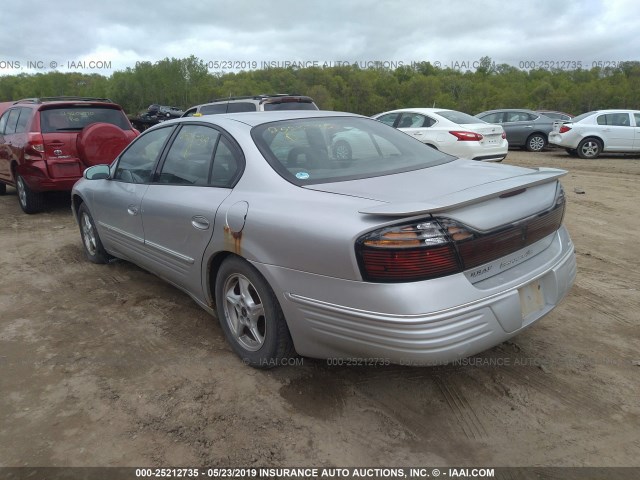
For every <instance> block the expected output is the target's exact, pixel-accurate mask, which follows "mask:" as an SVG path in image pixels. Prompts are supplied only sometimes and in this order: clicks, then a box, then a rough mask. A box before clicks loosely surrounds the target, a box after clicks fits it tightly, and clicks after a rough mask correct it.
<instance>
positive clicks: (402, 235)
mask: <svg viewBox="0 0 640 480" xmlns="http://www.w3.org/2000/svg"><path fill="white" fill-rule="evenodd" d="M356 251H357V253H358V260H359V262H360V267H361V271H362V273H363V276H364V278H365V280H369V281H373V282H411V281H417V280H427V279H429V278H437V277H442V276H445V275H451V274H452V273H456V272H460V271H462V269H461V267H460V264H459V262H458V257H457V255H456V252H455V248H454V246H453V243H452V241H451V239H450V238H449V235H448V234H447V233H446V232H445V231H444V230H443V228H442V227H441V226H440V224H439V223H438V222H437V221H422V222H419V223H414V224H409V225H398V226H394V227H388V228H383V229H380V230H376V231H374V232H371V233H369V234H367V235H364V236H362V237H360V239H359V240H358V242H357V247H356Z"/></svg>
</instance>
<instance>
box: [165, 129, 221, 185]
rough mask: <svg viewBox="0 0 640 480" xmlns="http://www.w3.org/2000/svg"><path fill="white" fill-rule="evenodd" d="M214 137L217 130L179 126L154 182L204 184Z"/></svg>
mask: <svg viewBox="0 0 640 480" xmlns="http://www.w3.org/2000/svg"><path fill="white" fill-rule="evenodd" d="M218 137H220V133H218V131H217V130H215V129H213V128H210V127H205V126H202V125H186V126H184V127H182V129H181V130H180V132H179V133H178V136H177V137H176V139H175V140H174V141H173V144H172V145H171V148H170V149H169V153H167V157H166V159H165V161H164V164H163V166H162V171H161V172H160V178H159V180H158V182H159V183H169V184H172V185H202V186H205V185H207V184H208V183H209V182H208V181H209V170H210V169H211V160H212V158H213V151H214V150H215V148H216V144H217V143H218Z"/></svg>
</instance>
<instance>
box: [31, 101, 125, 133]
mask: <svg viewBox="0 0 640 480" xmlns="http://www.w3.org/2000/svg"><path fill="white" fill-rule="evenodd" d="M40 121H41V127H42V133H51V132H59V131H80V130H82V129H83V128H84V127H86V126H87V125H89V124H91V123H96V122H104V123H111V124H112V125H115V126H117V127H120V128H121V129H123V130H131V127H130V126H129V122H128V121H127V117H126V116H125V114H124V112H123V111H122V110H118V109H113V108H105V107H96V106H93V105H88V106H86V107H62V108H49V109H46V110H42V111H41V112H40Z"/></svg>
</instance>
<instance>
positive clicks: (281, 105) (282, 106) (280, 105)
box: [264, 100, 318, 112]
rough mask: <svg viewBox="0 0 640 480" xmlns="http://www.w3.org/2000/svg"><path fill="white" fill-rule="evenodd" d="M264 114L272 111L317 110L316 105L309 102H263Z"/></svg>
mask: <svg viewBox="0 0 640 480" xmlns="http://www.w3.org/2000/svg"><path fill="white" fill-rule="evenodd" d="M264 110H265V112H268V111H273V110H318V107H316V104H315V103H313V102H312V101H310V100H300V101H298V100H295V101H286V100H285V101H280V102H265V104H264Z"/></svg>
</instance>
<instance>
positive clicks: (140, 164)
mask: <svg viewBox="0 0 640 480" xmlns="http://www.w3.org/2000/svg"><path fill="white" fill-rule="evenodd" d="M172 131H173V128H172V127H164V128H158V129H156V130H147V131H146V132H145V133H143V134H142V135H140V136H139V137H138V138H137V139H136V140H135V141H134V142H133V143H132V144H131V146H130V147H129V148H128V149H127V150H125V152H124V153H123V154H122V156H121V157H120V160H119V161H118V164H117V166H116V171H115V174H114V176H113V178H114V179H115V180H120V181H122V182H127V183H148V182H149V181H150V180H151V174H152V173H153V169H154V167H155V164H156V160H157V159H158V156H159V155H160V153H161V152H162V148H163V147H164V144H165V142H166V141H167V138H169V135H170V134H171V132H172Z"/></svg>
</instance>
